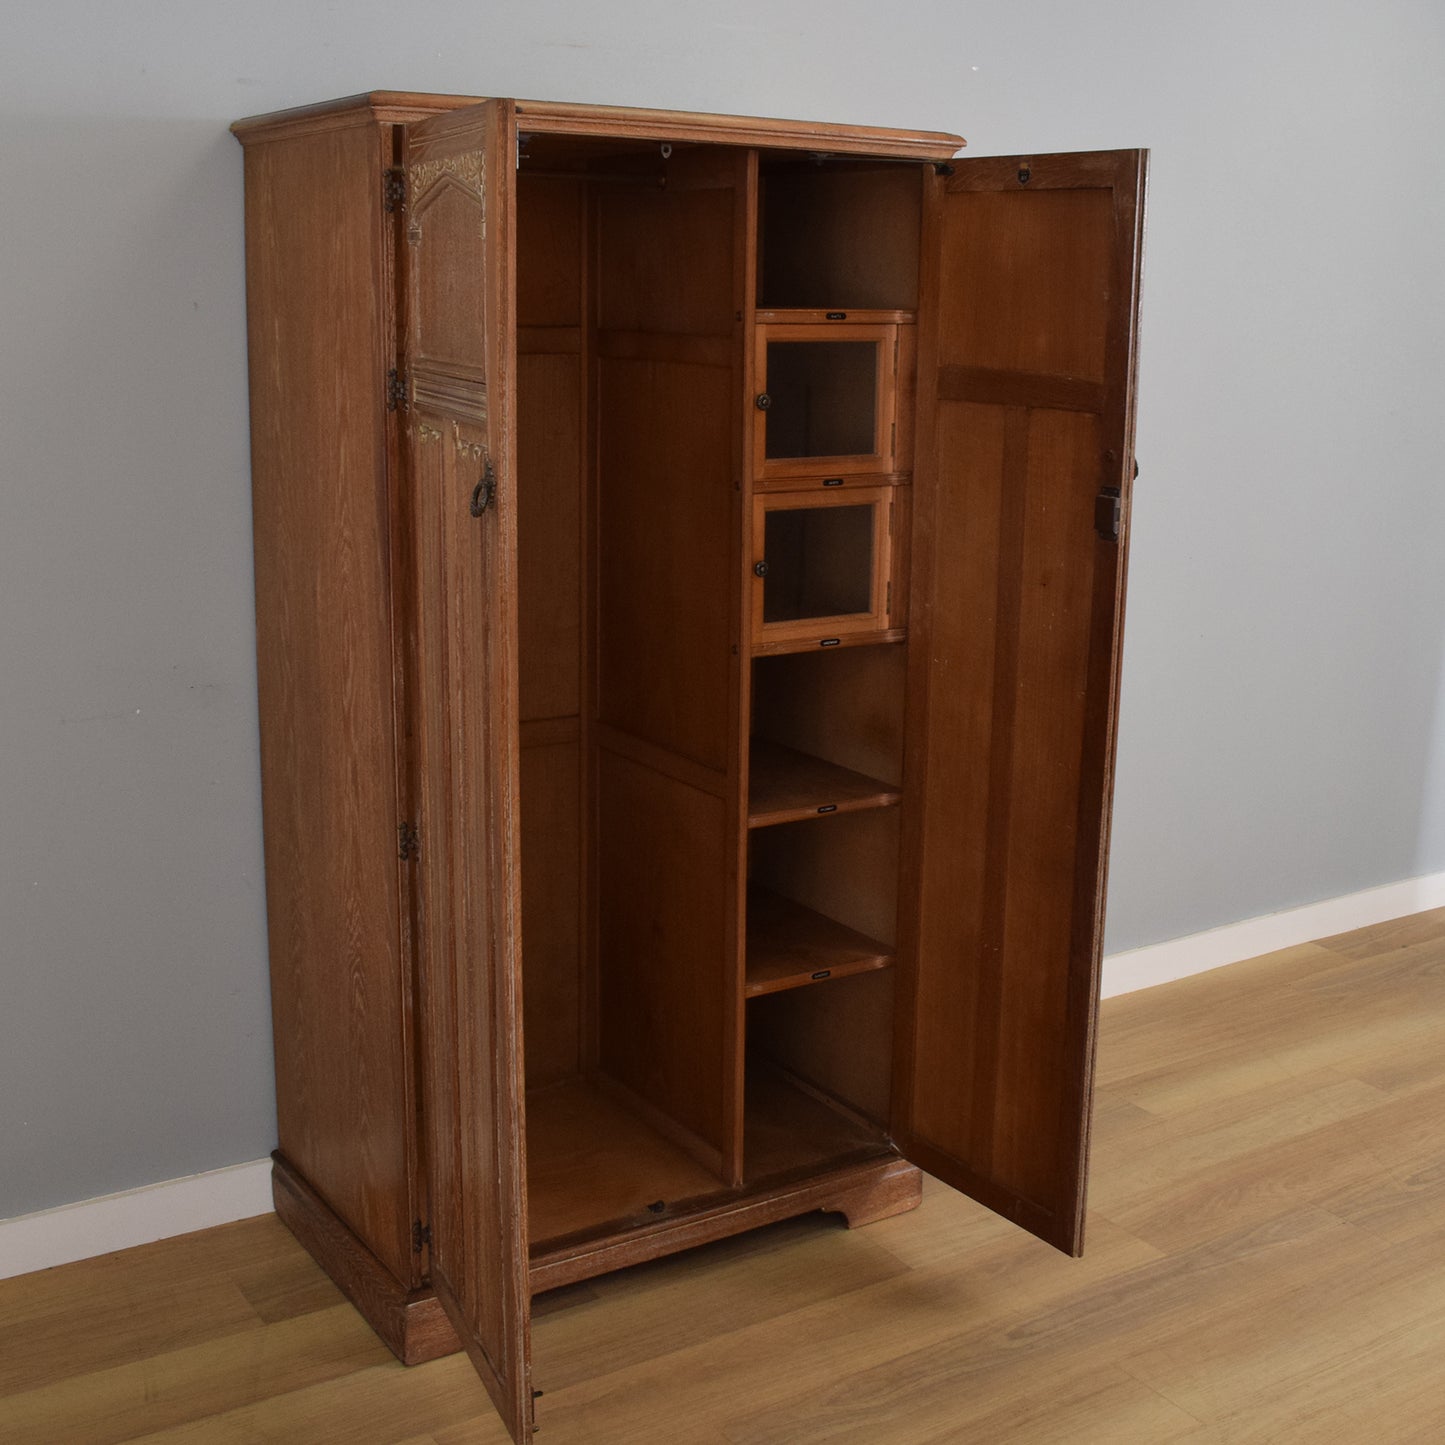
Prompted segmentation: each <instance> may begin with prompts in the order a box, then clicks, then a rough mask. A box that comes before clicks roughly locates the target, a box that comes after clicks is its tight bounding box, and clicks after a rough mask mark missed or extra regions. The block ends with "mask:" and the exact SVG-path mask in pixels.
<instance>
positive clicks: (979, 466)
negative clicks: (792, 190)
mask: <svg viewBox="0 0 1445 1445" xmlns="http://www.w3.org/2000/svg"><path fill="white" fill-rule="evenodd" d="M1143 176H1144V154H1143V152H1139V151H1122V152H1113V153H1097V154H1085V155H1066V156H1040V157H1032V158H1027V159H985V160H977V161H957V162H954V163H953V165H952V166H951V167H944V168H939V170H938V172H937V173H936V174H934V175H933V176H932V177H931V178H930V180H929V183H928V190H927V199H926V203H925V223H924V249H923V271H922V292H921V302H922V304H921V307H920V312H921V314H920V328H919V329H920V355H919V411H920V433H919V449H918V450H919V455H918V470H917V486H916V491H917V502H916V505H917V510H918V518H917V530H916V533H915V536H916V538H917V540H918V545H917V546H916V547H915V559H914V561H915V578H916V582H915V589H916V590H915V593H914V603H915V605H914V607H913V610H912V613H911V629H910V635H911V643H910V646H911V652H912V659H911V664H910V665H911V668H912V671H911V674H910V723H909V727H910V741H909V750H908V771H909V776H910V778H911V779H912V780H913V782H914V787H913V789H912V791H913V794H914V796H915V797H916V798H917V799H918V800H919V801H918V802H917V803H916V805H915V806H914V809H913V812H912V818H911V827H910V835H909V836H910V848H909V851H910V854H911V862H912V865H913V872H914V880H913V882H912V883H911V884H910V886H914V887H916V888H917V889H918V894H917V904H918V907H917V913H916V925H915V932H914V936H913V937H912V938H911V939H908V940H905V943H906V945H907V946H906V947H905V949H904V952H903V956H904V958H905V959H909V960H911V962H910V963H909V964H908V965H907V966H905V967H904V968H903V970H902V994H901V1003H902V1007H901V1008H900V1011H899V1018H900V1028H899V1041H898V1042H899V1048H898V1055H897V1058H898V1065H897V1079H896V1088H895V1099H896V1101H897V1103H896V1112H895V1120H894V1126H895V1134H896V1136H897V1137H898V1139H899V1142H900V1147H901V1148H902V1149H903V1152H904V1153H906V1154H907V1155H908V1157H909V1158H911V1159H912V1160H913V1161H914V1162H915V1163H917V1164H919V1165H921V1166H922V1167H923V1168H925V1169H927V1170H929V1171H930V1172H931V1173H933V1174H936V1175H938V1176H939V1177H940V1178H942V1179H943V1180H945V1181H946V1182H948V1183H950V1184H952V1185H954V1186H955V1187H956V1188H958V1189H961V1190H963V1191H964V1192H965V1193H968V1194H972V1195H973V1196H975V1197H976V1198H978V1199H979V1200H980V1201H981V1202H983V1203H984V1204H987V1205H988V1206H989V1207H991V1208H993V1209H995V1210H997V1211H998V1212H999V1213H1001V1214H1004V1215H1006V1216H1007V1217H1009V1218H1011V1219H1014V1220H1015V1221H1016V1222H1018V1223H1019V1224H1021V1225H1023V1226H1024V1227H1025V1228H1027V1229H1030V1230H1032V1231H1033V1232H1034V1233H1035V1234H1038V1235H1040V1236H1041V1237H1042V1238H1044V1239H1046V1240H1048V1241H1049V1242H1050V1243H1052V1244H1055V1245H1057V1246H1058V1247H1059V1248H1061V1249H1064V1250H1067V1251H1069V1252H1071V1253H1077V1252H1078V1250H1079V1249H1080V1247H1081V1245H1082V1240H1083V1215H1084V1184H1085V1173H1086V1162H1087V1145H1088V1125H1089V1109H1090V1093H1091V1089H1092V1080H1093V1049H1094V1025H1095V1017H1096V1012H1097V995H1098V967H1099V955H1100V946H1101V939H1102V930H1103V908H1104V884H1105V862H1106V853H1107V843H1108V815H1109V805H1108V798H1109V793H1110V789H1111V782H1112V770H1113V753H1114V714H1115V704H1116V697H1117V679H1118V655H1119V641H1120V626H1121V620H1122V615H1123V577H1124V543H1125V537H1124V532H1123V525H1124V519H1125V518H1126V517H1127V511H1128V499H1129V487H1130V482H1131V481H1132V469H1133V455H1132V433H1133V415H1132V402H1131V397H1132V390H1133V373H1134V337H1135V327H1136V315H1137V296H1138V263H1139V245H1140V236H1141V215H1142V199H1143V196H1142V186H1143ZM908 912H911V910H905V913H908Z"/></svg>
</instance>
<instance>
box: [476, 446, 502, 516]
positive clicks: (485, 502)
mask: <svg viewBox="0 0 1445 1445" xmlns="http://www.w3.org/2000/svg"><path fill="white" fill-rule="evenodd" d="M496 495H497V474H496V472H494V471H493V470H492V463H491V458H488V459H487V465H486V468H485V470H484V471H483V472H482V479H481V481H479V482H478V483H477V484H476V486H475V487H473V488H472V516H474V517H480V516H481V515H482V513H483V512H485V511H486V510H487V508H488V507H490V506H491V505H492V500H493V498H494V497H495V496H496Z"/></svg>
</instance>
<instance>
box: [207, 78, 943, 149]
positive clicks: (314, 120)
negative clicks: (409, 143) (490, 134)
mask: <svg viewBox="0 0 1445 1445" xmlns="http://www.w3.org/2000/svg"><path fill="white" fill-rule="evenodd" d="M482 99H483V97H482V96H469V95H432V94H428V93H426V92H424V91H396V90H374V91H370V92H367V93H364V94H360V95H351V96H344V97H342V98H341V99H338V100H330V101H322V102H320V103H318V104H315V105H306V106H297V107H294V108H293V109H290V110H280V111H272V112H269V113H268V114H265V115H255V116H250V117H248V118H247V119H245V120H238V121H236V122H235V124H234V125H232V127H231V129H232V131H233V132H234V133H235V134H236V136H237V137H238V138H239V139H240V140H241V141H242V142H244V143H246V144H252V143H254V142H256V141H259V140H267V139H272V138H275V137H276V136H279V135H285V134H287V133H289V132H291V131H293V130H300V129H305V130H316V129H321V128H326V127H328V125H344V124H348V123H352V124H356V123H360V122H361V121H362V120H368V121H369V120H370V119H371V118H372V117H373V116H375V117H377V118H380V119H383V120H400V121H411V120H420V119H422V118H424V117H425V116H427V115H433V114H436V113H437V112H439V111H446V110H456V109H460V108H463V107H467V106H473V105H476V104H477V103H478V101H480V100H482ZM516 106H517V113H518V115H519V117H521V118H522V126H521V128H522V129H523V130H524V131H526V132H529V133H530V132H538V133H547V134H560V135H575V136H587V135H598V136H606V137H624V138H631V139H634V140H643V141H652V140H656V141H664V140H667V141H685V142H688V143H690V144H699V143H702V144H709V145H731V146H762V147H768V148H773V149H779V150H800V151H815V150H823V151H829V152H836V153H838V154H842V155H875V156H897V157H900V158H901V157H909V158H913V159H918V160H935V159H936V160H945V159H947V158H948V157H949V156H951V155H953V154H954V153H955V152H956V151H957V150H958V149H959V148H960V147H961V146H962V145H963V143H964V142H963V137H962V136H957V135H951V134H949V133H948V132H945V131H911V130H899V129H888V128H885V127H881V126H873V127H868V126H852V125H834V124H828V123H824V122H818V121H793V120H767V119H763V118H760V117H757V116H737V115H712V114H706V113H701V112H697V111H680V110H643V109H638V108H634V107H628V106H608V105H570V104H566V103H562V102H555V101H535V100H526V101H517V102H516Z"/></svg>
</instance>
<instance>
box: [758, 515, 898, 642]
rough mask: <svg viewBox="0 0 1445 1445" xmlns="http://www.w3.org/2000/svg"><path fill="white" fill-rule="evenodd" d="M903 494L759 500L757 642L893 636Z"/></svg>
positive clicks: (827, 640)
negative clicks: (896, 511) (895, 518)
mask: <svg viewBox="0 0 1445 1445" xmlns="http://www.w3.org/2000/svg"><path fill="white" fill-rule="evenodd" d="M898 490H899V489H898V488H895V487H889V486H883V487H867V486H854V487H846V488H840V489H839V490H837V491H813V492H774V493H760V494H759V495H758V496H757V498H756V499H755V501H754V513H753V557H754V562H753V576H754V592H753V638H754V641H755V642H758V643H763V644H767V643H772V642H776V641H780V640H787V639H800V640H807V641H815V642H816V643H818V644H819V645H827V644H828V643H830V642H831V641H833V640H834V639H841V638H842V636H843V635H845V634H849V633H858V632H881V631H884V630H886V629H887V628H888V626H889V625H890V624H889V616H888V614H889V609H890V603H891V600H892V599H891V595H890V594H891V586H890V582H891V574H892V570H893V568H892V535H891V533H892V528H891V517H892V510H893V508H894V506H895V505H896V498H897V492H898Z"/></svg>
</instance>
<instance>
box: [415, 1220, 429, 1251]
mask: <svg viewBox="0 0 1445 1445" xmlns="http://www.w3.org/2000/svg"><path fill="white" fill-rule="evenodd" d="M430 1243H431V1225H429V1224H423V1223H422V1222H421V1220H419V1219H413V1220H412V1222H411V1252H412V1253H413V1254H420V1253H421V1250H422V1246H423V1245H424V1244H430Z"/></svg>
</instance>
